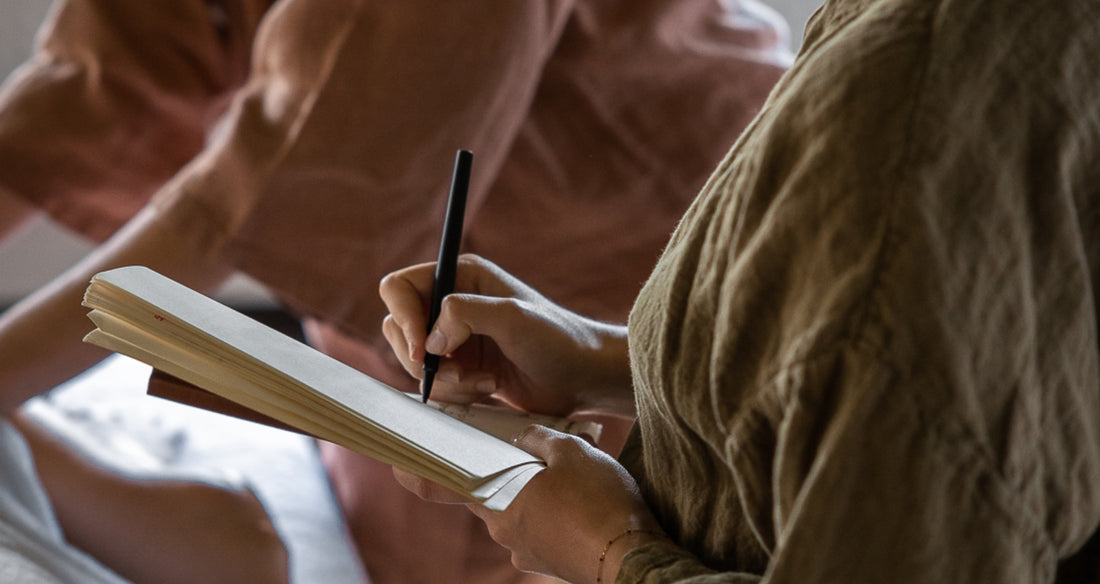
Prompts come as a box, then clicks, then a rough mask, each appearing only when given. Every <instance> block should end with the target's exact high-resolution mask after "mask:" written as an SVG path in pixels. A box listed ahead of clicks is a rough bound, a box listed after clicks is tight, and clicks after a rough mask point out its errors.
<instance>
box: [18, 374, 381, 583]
mask: <svg viewBox="0 0 1100 584" xmlns="http://www.w3.org/2000/svg"><path fill="white" fill-rule="evenodd" d="M148 377H149V367H148V366H146V365H144V364H141V363H138V362H137V361H134V360H132V359H129V358H127V357H122V356H118V355H115V356H112V357H110V358H108V359H107V360H105V361H104V362H102V363H101V364H100V365H98V366H97V367H96V368H94V369H92V370H90V371H88V372H87V373H85V374H84V375H82V376H80V377H78V378H76V379H74V380H73V381H70V382H69V383H66V384H64V385H62V386H59V387H58V388H57V389H55V390H54V391H53V392H51V393H50V394H49V395H47V396H43V397H39V398H36V399H35V400H32V401H31V402H28V407H27V411H28V413H29V414H31V415H32V416H34V417H35V418H36V419H37V420H39V421H40V422H42V423H43V424H45V425H47V426H50V427H52V428H54V429H55V431H57V432H58V433H60V434H62V435H63V437H65V438H66V439H68V440H69V441H70V442H71V443H74V444H75V445H76V446H77V447H78V448H80V449H82V450H84V451H85V452H86V453H87V454H89V455H90V456H92V457H94V458H97V459H98V460H99V461H100V462H102V463H103V464H106V465H108V466H111V467H113V468H116V469H119V470H122V471H126V470H127V469H130V470H133V471H136V472H140V473H141V474H143V475H148V474H149V473H154V474H157V475H163V476H172V477H178V476H196V475H197V476H204V477H211V478H216V477H225V478H227V479H228V480H237V479H239V478H243V479H244V480H246V481H248V483H249V484H250V486H251V487H252V488H253V490H254V491H255V492H256V494H257V496H258V497H259V498H260V500H261V501H262V502H263V503H264V506H265V507H266V509H267V510H268V513H269V514H270V515H271V517H272V521H273V523H274V524H275V527H276V529H277V530H278V531H279V532H280V534H281V535H282V536H283V539H284V541H285V542H286V545H287V548H288V551H289V554H290V568H291V576H292V581H293V582H295V583H299V584H314V583H318V584H344V583H355V584H358V583H361V582H365V581H366V578H365V577H364V576H363V570H362V567H361V565H360V564H359V561H358V558H357V556H356V554H355V552H354V551H353V548H352V547H351V545H350V541H349V539H348V535H347V532H346V529H345V526H344V524H343V521H342V518H341V516H340V512H339V508H338V507H337V505H336V501H335V499H334V498H333V495H332V491H331V489H330V487H329V484H328V480H327V478H326V476H325V473H324V470H323V469H322V467H321V463H320V460H319V458H318V455H317V450H316V447H315V445H314V443H313V441H312V440H311V439H309V438H306V437H304V436H300V435H297V434H293V433H290V432H284V431H281V430H276V429H273V428H268V427H266V426H261V425H258V424H253V423H249V422H244V421H241V420H237V419H235V418H230V417H227V416H223V415H220V414H214V413H211V412H206V411H203V410H198V409H196V408H191V407H188V406H183V405H179V404H176V403H172V402H169V401H166V400H162V399H159V398H154V397H149V396H146V395H145V387H146V381H147V380H148Z"/></svg>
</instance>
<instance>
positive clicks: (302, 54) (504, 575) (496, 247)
mask: <svg viewBox="0 0 1100 584" xmlns="http://www.w3.org/2000/svg"><path fill="white" fill-rule="evenodd" d="M267 4H268V3H267V2H263V1H259V0H221V1H214V0H207V1H199V0H187V1H177V2H148V0H65V1H63V2H61V3H59V5H58V8H57V9H55V10H54V11H53V13H52V16H51V21H50V23H49V26H47V28H46V29H45V30H44V32H43V34H42V36H41V41H40V46H39V49H38V51H37V53H36V57H35V58H34V59H33V60H32V61H31V62H29V63H28V64H27V66H25V67H24V68H22V69H21V70H20V71H19V72H17V73H16V74H15V76H14V77H13V78H12V79H11V80H10V81H9V83H8V84H7V85H6V88H5V91H4V93H3V94H2V95H0V103H2V105H3V106H4V107H3V108H0V159H2V160H5V164H3V165H0V194H3V193H5V192H6V193H9V194H12V195H15V196H18V197H22V198H25V199H27V200H29V201H31V202H33V203H34V204H36V205H38V206H40V207H43V208H46V209H48V210H49V211H50V213H51V214H52V215H53V216H54V217H56V218H58V219H59V220H61V221H63V222H64V223H65V224H67V225H69V226H70V227H73V228H75V229H78V230H80V231H82V232H83V233H86V234H88V235H90V236H92V237H94V238H97V239H102V238H104V237H107V236H108V235H109V234H110V233H112V232H114V230H115V229H117V228H118V227H119V226H120V225H121V223H122V222H123V221H124V220H125V219H126V218H128V217H129V216H131V215H132V214H133V213H134V212H135V211H136V210H137V209H138V208H140V206H141V205H142V203H143V202H144V201H145V200H146V198H148V197H150V196H152V201H153V203H152V204H153V205H155V208H157V209H159V210H161V211H162V212H164V213H172V214H175V215H176V216H180V217H186V218H188V221H189V224H190V225H191V226H192V228H193V229H194V230H195V232H196V233H200V234H202V237H203V238H205V240H206V241H207V242H208V245H209V248H208V250H206V252H207V253H212V254H222V255H224V256H225V257H228V258H230V259H231V260H232V261H233V262H234V263H235V265H237V266H238V267H239V268H240V269H241V270H243V271H245V272H247V273H249V274H250V275H252V276H253V277H255V278H256V279H258V280H260V281H261V282H263V283H265V284H267V285H268V286H269V287H271V288H272V290H273V291H274V292H275V293H276V294H278V295H279V297H280V298H281V299H282V300H284V301H285V302H287V303H288V304H289V305H291V306H293V307H294V308H295V309H297V310H298V311H300V312H301V313H302V314H303V315H307V316H309V317H313V318H314V319H316V320H311V321H310V322H308V323H307V332H308V333H309V336H310V338H311V340H312V341H313V342H314V343H315V344H316V345H318V346H319V347H320V348H322V349H323V350H325V351H326V352H329V353H330V354H332V355H334V356H336V357H337V358H340V359H341V360H344V361H346V362H348V363H351V364H353V365H355V366H357V367H360V368H362V369H365V370H367V371H368V372H370V373H371V374H373V375H375V376H376V377H379V378H381V379H383V380H385V381H387V382H389V383H391V384H393V385H397V386H401V387H405V388H409V387H411V383H410V380H409V378H408V376H407V375H406V374H405V373H404V371H403V370H402V369H401V368H400V367H399V366H398V365H397V363H396V361H394V360H393V359H392V355H391V354H390V351H389V348H388V346H387V345H386V344H385V342H384V340H383V339H382V338H381V335H380V321H381V318H382V316H383V315H384V311H383V307H382V304H381V302H380V300H379V298H378V294H377V285H378V280H379V278H380V277H381V276H382V275H384V274H385V273H387V272H388V271H390V270H393V269H396V268H400V267H404V266H407V265H409V264H412V263H415V262H419V261H426V260H431V259H434V256H435V251H436V246H437V245H438V238H439V231H440V224H441V222H442V217H443V209H444V206H445V201H446V192H447V185H448V182H449V179H450V172H451V166H452V162H453V157H454V152H455V150H456V149H458V148H468V149H470V150H472V151H473V152H474V156H475V159H474V171H473V180H472V185H471V190H470V201H469V206H468V218H467V226H468V229H467V233H468V237H467V239H466V241H465V243H464V249H465V250H467V251H474V252H479V253H481V254H483V255H485V256H487V257H489V258H491V259H493V260H494V261H496V262H498V263H500V264H501V265H503V266H504V267H505V268H507V269H509V270H511V271H512V272H514V273H516V274H517V275H519V276H520V277H522V278H524V279H525V280H527V281H529V282H531V283H532V284H534V285H535V286H537V287H539V288H540V289H541V290H543V291H544V292H546V293H547V294H548V295H549V296H550V297H552V298H553V299H555V300H557V301H559V302H561V303H563V304H565V305H567V306H569V307H570V308H573V309H575V310H578V311H580V312H582V313H585V314H589V315H592V316H594V317H597V318H604V319H609V320H616V321H620V322H622V321H624V320H625V318H626V315H627V312H628V310H629V307H630V305H631V303H632V302H633V300H634V297H635V296H636V294H637V291H638V290H639V289H640V288H641V285H642V283H643V282H644V280H645V277H646V276H647V275H648V273H649V271H650V270H651V269H652V266H653V264H654V262H655V261H656V258H657V256H658V255H659V250H660V248H661V247H662V246H663V245H664V244H665V243H666V242H667V240H668V236H669V234H670V233H671V231H672V230H673V228H674V227H675V223H676V221H677V220H678V219H679V217H680V216H681V215H682V213H683V211H684V209H685V208H686V207H687V206H688V204H689V203H690V201H691V200H692V199H693V198H694V196H695V195H696V194H697V193H698V189H699V188H700V187H701V186H702V184H703V183H704V181H705V179H706V177H707V176H708V174H709V173H710V171H711V170H713V168H714V166H715V165H716V164H717V163H718V162H719V160H721V158H722V156H723V155H724V154H725V153H726V152H727V151H728V149H729V146H730V145H731V144H732V143H733V142H734V141H735V140H736V138H737V136H738V135H739V134H740V132H741V131H742V130H743V129H744V127H745V126H746V125H747V124H748V122H749V121H750V120H751V119H752V117H753V116H754V115H755V114H756V112H757V111H758V110H759V107H760V105H761V104H762V103H763V101H764V99H765V97H766V95H767V93H768V92H769V90H770V89H771V87H772V85H773V84H774V82H775V81H776V80H777V79H778V77H779V75H780V74H781V73H782V71H783V70H784V69H785V67H786V65H788V64H789V56H788V55H787V54H786V50H785V45H786V38H785V36H784V34H785V33H784V28H783V25H782V23H781V22H779V21H777V20H776V18H777V17H775V15H774V13H772V12H770V11H768V10H765V9H762V8H760V7H759V6H757V5H756V4H754V3H752V2H718V1H717V0H677V1H675V2H669V1H667V0H632V1H629V2H627V1H623V2H610V1H606V0H577V1H570V0H556V1H539V2H517V1H515V0H492V1H486V2H478V3H470V2H440V1H437V0H432V1H426V0H402V1H401V2H377V1H367V0H357V1H353V0H348V1H343V2H331V1H328V2H326V1H314V0H281V1H279V2H276V3H274V4H273V5H272V6H271V8H270V10H267V11H266V12H265V9H267ZM253 39H254V40H253ZM165 41H166V42H165ZM162 67H163V68H162ZM8 161H17V163H8ZM193 238H194V237H193V236H192V237H191V238H190V239H193ZM624 432H625V428H623V427H622V424H621V423H620V424H619V427H617V428H610V429H609V431H608V432H606V433H605V435H609V436H614V435H615V434H616V433H618V434H619V435H620V438H619V443H621V435H622V434H623V433H624ZM607 447H608V448H609V449H611V450H615V449H617V444H616V440H615V439H614V438H612V439H611V440H610V441H609V443H608V446H607ZM323 450H324V452H323V454H324V456H325V460H326V464H327V467H328V471H329V475H330V478H331V480H332V483H333V486H334V488H335V490H336V493H337V496H338V498H339V499H340V502H341V505H342V506H343V508H344V511H345V514H346V515H347V518H348V525H349V527H350V529H351V531H352V533H353V534H354V536H355V538H356V540H357V542H358V544H359V549H360V551H361V553H362V555H363V559H364V562H365V564H366V566H367V569H368V571H369V572H370V575H371V577H372V579H373V580H374V581H375V582H390V581H396V582H441V581H455V582H479V583H480V582H493V581H499V580H514V579H518V578H519V577H520V576H519V575H518V573H517V572H516V571H515V570H514V569H513V568H512V567H511V566H510V563H509V556H508V553H507V552H506V551H505V550H503V549H502V548H499V547H498V546H496V545H495V544H493V543H492V542H491V541H490V540H489V538H488V535H487V533H486V530H485V528H484V526H483V525H482V523H481V522H480V520H478V519H477V518H476V517H474V516H473V515H471V514H470V513H468V511H467V510H466V509H464V508H462V507H461V506H458V507H451V506H439V505H432V504H427V503H424V502H421V501H419V500H418V499H417V498H416V497H415V496H414V495H412V494H410V493H408V492H406V491H405V490H404V489H403V488H401V487H400V486H399V485H397V483H396V482H395V481H394V480H393V478H392V474H391V471H390V469H389V468H388V467H385V466H383V465H379V464H377V463H375V462H373V461H370V460H369V459H365V458H363V457H360V456H357V455H354V454H352V453H349V452H347V451H344V450H340V449H338V448H335V447H332V446H331V445H324V446H323ZM424 558H431V559H432V560H431V561H430V562H426V561H424Z"/></svg>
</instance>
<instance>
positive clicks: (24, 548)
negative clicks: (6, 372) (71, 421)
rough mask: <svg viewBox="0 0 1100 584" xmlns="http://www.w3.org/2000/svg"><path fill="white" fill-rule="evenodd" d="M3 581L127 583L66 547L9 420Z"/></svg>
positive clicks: (1, 460)
mask: <svg viewBox="0 0 1100 584" xmlns="http://www.w3.org/2000/svg"><path fill="white" fill-rule="evenodd" d="M0 582H4V584H125V582H126V580H124V579H122V578H121V577H119V576H117V575H115V573H114V572H111V571H110V570H108V569H107V568H105V567H103V566H102V565H101V564H99V563H98V562H96V561H95V560H93V559H92V558H90V557H88V556H87V555H86V554H84V552H82V551H80V550H78V549H76V548H75V547H73V546H71V545H69V544H68V543H66V542H65V538H64V536H63V535H62V534H61V526H60V525H58V523H57V519H56V518H55V517H54V515H53V509H52V507H50V502H49V500H48V499H47V497H46V492H45V491H43V490H42V484H41V483H40V482H39V481H38V476H37V475H36V474H35V471H34V462H33V461H32V460H31V453H30V449H28V448H27V443H26V442H25V441H24V440H23V437H22V436H21V435H20V434H19V432H18V431H17V430H16V429H15V428H14V427H13V426H12V425H11V424H10V423H8V421H7V420H6V419H0Z"/></svg>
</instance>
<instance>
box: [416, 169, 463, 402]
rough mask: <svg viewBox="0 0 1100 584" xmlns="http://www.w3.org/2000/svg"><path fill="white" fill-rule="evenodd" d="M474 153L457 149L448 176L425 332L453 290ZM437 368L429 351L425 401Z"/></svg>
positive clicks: (436, 358) (423, 389)
mask: <svg viewBox="0 0 1100 584" xmlns="http://www.w3.org/2000/svg"><path fill="white" fill-rule="evenodd" d="M473 159H474V155H473V154H472V153H470V152H469V151H468V150H459V151H458V153H457V154H455V167H454V174H453V176H452V177H451V192H450V195H449V196H448V197H447V214H446V216H445V217H444V219H443V235H442V237H441V238H440V242H439V258H438V260H437V261H436V264H435V282H434V284H433V285H432V300H431V306H430V308H429V310H428V331H427V332H428V333H429V334H430V333H431V331H432V327H433V326H435V321H436V319H438V318H439V311H440V308H441V307H442V305H443V297H444V296H446V295H448V294H450V293H451V292H453V291H454V287H455V271H456V269H457V264H458V247H459V244H460V243H461V242H462V221H463V218H464V216H465V215H466V192H467V191H468V190H469V185H470V167H471V166H472V164H473ZM437 371H439V355H433V354H431V353H428V354H427V355H425V356H424V381H423V383H422V384H421V388H420V395H421V397H422V398H423V400H424V402H425V403H427V401H428V396H429V395H431V393H432V382H433V381H434V380H435V374H436V372H437Z"/></svg>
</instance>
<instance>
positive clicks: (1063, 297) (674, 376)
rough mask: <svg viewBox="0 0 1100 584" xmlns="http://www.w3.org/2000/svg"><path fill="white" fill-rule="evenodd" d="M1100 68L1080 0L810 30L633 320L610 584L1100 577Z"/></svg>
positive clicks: (827, 21)
mask: <svg viewBox="0 0 1100 584" xmlns="http://www.w3.org/2000/svg"><path fill="white" fill-rule="evenodd" d="M1097 54H1100V3H1098V2H1096V1H1095V0H1066V1H1064V2H1057V3H1032V2H1024V1H1006V0H939V1H936V2H929V1H924V0H830V1H829V2H827V3H826V4H825V6H824V7H823V8H822V9H821V10H819V12H817V13H816V14H815V16H814V18H813V19H812V20H811V23H810V25H809V26H808V28H807V36H806V44H805V46H804V48H803V50H802V51H801V53H800V54H799V56H798V57H797V58H796V61H795V63H794V65H793V67H792V68H791V70H790V71H789V73H788V74H787V75H786V76H785V77H784V78H783V79H782V80H781V81H780V82H779V84H778V85H777V88H776V91H775V92H774V93H773V94H772V95H771V97H770V98H769V101H768V103H767V105H766V106H765V108H764V110H763V111H762V113H761V115H760V116H759V117H758V118H757V120H755V122H754V123H753V125H752V127H751V128H750V129H749V130H748V131H747V132H746V133H745V135H744V136H743V138H742V139H741V140H740V141H739V142H738V144H737V145H736V146H735V148H734V149H733V151H732V152H731V153H730V155H729V156H728V157H727V159H726V160H725V161H724V162H723V163H722V164H721V165H720V166H719V167H718V169H717V171H716V172H715V174H714V175H713V176H712V178H711V179H710V181H709V183H708V185H707V186H706V188H705V189H704V191H703V193H702V195H701V196H700V198H699V199H698V200H697V201H696V202H695V203H694V204H693V206H692V208H691V209H690V211H689V212H688V213H687V215H686V217H685V219H684V221H683V223H682V224H681V225H680V227H679V228H678V230H677V232H676V234H675V235H674V236H673V239H672V241H671V243H670V244H669V246H668V248H667V249H666V251H665V253H664V255H663V257H662V258H661V260H660V261H659V263H658V266H657V268H656V269H655V271H654V273H653V275H652V277H651V278H650V280H649V281H648V283H647V284H646V286H645V288H644V290H643V292H642V294H641V295H640V297H639V299H638V301H637V303H636V305H635V307H634V309H633V311H632V313H631V316H630V348H631V355H632V367H633V370H634V373H635V380H636V391H637V402H638V405H639V410H640V412H639V423H638V432H637V433H636V434H633V435H632V437H631V440H630V442H629V444H628V447H627V449H626V452H624V456H623V460H624V462H626V463H628V464H629V468H630V469H631V471H632V473H634V474H635V476H637V477H638V478H639V480H640V483H641V485H642V489H643V492H644V494H645V496H646V498H647V500H648V501H649V502H650V504H651V506H652V508H653V510H654V511H655V513H656V514H657V516H658V517H659V520H660V521H661V523H662V525H663V526H664V527H665V529H666V530H667V531H668V533H669V534H670V536H671V537H672V541H671V542H665V543H656V544H651V545H648V546H645V547H642V548H638V549H636V550H634V551H633V552H632V553H630V554H629V555H628V556H627V557H626V558H625V561H624V563H623V568H622V570H621V572H620V574H619V577H618V581H619V582H708V583H713V582H746V581H757V580H759V581H761V582H767V583H769V584H770V583H799V584H807V583H841V582H843V583H851V582H865V583H890V584H907V583H944V582H959V583H975V582H981V583H983V584H995V583H1002V582H1013V583H1024V582H1027V583H1049V582H1055V581H1058V582H1084V581H1095V577H1096V573H1097V572H1096V571H1095V566H1096V563H1095V562H1096V557H1095V556H1094V557H1093V558H1092V560H1091V561H1092V562H1093V564H1092V566H1093V568H1092V571H1091V574H1092V576H1091V579H1083V578H1082V576H1081V575H1082V574H1084V573H1086V572H1083V571H1075V572H1074V574H1076V575H1075V576H1073V575H1070V574H1069V572H1068V569H1067V568H1068V566H1070V561H1069V560H1070V559H1071V558H1074V555H1075V553H1077V552H1078V550H1079V549H1080V548H1081V547H1082V545H1084V544H1085V543H1086V541H1087V540H1089V538H1090V536H1092V534H1093V533H1094V532H1095V531H1096V527H1097V524H1098V523H1100V383H1098V382H1100V379H1098V376H1100V368H1098V362H1100V358H1098V345H1097V337H1096V335H1097V315H1096V300H1097V284H1098V283H1100V199H1098V195H1100V180H1098V179H1100V165H1098V164H1097V161H1098V160H1100V138H1098V137H1100V74H1098V71H1097V69H1096V67H1095V62H1096V61H1095V59H1096V55H1097ZM1092 547H1093V548H1095V544H1092ZM1092 553H1094V554H1095V549H1093V550H1092ZM1074 559H1075V560H1077V559H1080V557H1077V558H1074ZM1060 568H1061V569H1062V570H1063V571H1061V572H1060ZM1080 569H1082V566H1081V565H1080V564H1077V565H1076V566H1075V570H1080ZM1078 578H1082V579H1078Z"/></svg>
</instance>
